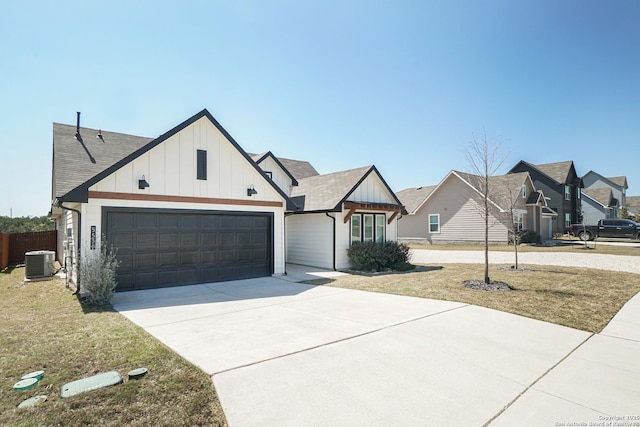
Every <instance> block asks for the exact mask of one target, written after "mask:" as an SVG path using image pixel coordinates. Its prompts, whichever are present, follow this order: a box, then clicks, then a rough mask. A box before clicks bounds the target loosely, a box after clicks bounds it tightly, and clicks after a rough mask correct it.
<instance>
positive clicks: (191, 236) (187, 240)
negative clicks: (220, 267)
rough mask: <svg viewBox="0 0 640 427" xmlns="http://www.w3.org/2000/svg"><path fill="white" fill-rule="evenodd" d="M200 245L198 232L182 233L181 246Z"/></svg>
mask: <svg viewBox="0 0 640 427" xmlns="http://www.w3.org/2000/svg"><path fill="white" fill-rule="evenodd" d="M193 246H198V233H182V234H181V235H180V247H182V248H188V247H193Z"/></svg>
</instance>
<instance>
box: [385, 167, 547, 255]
mask: <svg viewBox="0 0 640 427" xmlns="http://www.w3.org/2000/svg"><path fill="white" fill-rule="evenodd" d="M479 179H480V177H478V176H475V175H471V174H467V173H464V172H459V171H451V172H449V174H447V176H446V177H445V178H444V179H443V180H442V181H441V182H440V184H438V185H437V186H424V187H418V188H408V189H405V190H402V191H399V192H398V193H397V195H398V198H399V199H400V201H401V202H402V203H403V204H404V205H405V206H406V210H407V215H404V216H403V217H402V218H401V219H400V220H399V221H398V239H399V240H402V241H416V242H425V243H461V242H469V243H477V242H483V241H484V220H483V217H482V215H481V204H482V193H481V191H480V189H479V188H480V186H479ZM489 183H490V189H491V190H490V191H491V194H490V196H489V200H490V207H491V209H490V220H489V241H490V242H491V243H506V242H507V240H508V233H509V230H510V228H511V223H512V222H515V223H516V226H517V228H518V229H520V230H525V229H526V230H532V231H535V232H537V233H539V234H540V235H541V237H542V238H543V239H550V238H551V237H552V220H553V218H554V217H555V216H556V213H555V212H553V211H552V210H550V209H549V208H548V207H547V205H546V200H545V197H544V194H543V193H542V192H541V191H538V190H536V188H535V186H534V185H533V181H532V180H531V177H530V176H529V174H528V173H526V172H522V173H512V174H507V175H500V176H493V177H490V178H489ZM511 207H513V214H514V215H513V218H511V215H510V211H511Z"/></svg>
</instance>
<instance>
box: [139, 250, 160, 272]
mask: <svg viewBox="0 0 640 427" xmlns="http://www.w3.org/2000/svg"><path fill="white" fill-rule="evenodd" d="M157 259H158V254H157V253H155V252H151V253H137V254H135V258H134V268H135V269H136V270H140V269H144V268H156V267H157V266H158V260H157Z"/></svg>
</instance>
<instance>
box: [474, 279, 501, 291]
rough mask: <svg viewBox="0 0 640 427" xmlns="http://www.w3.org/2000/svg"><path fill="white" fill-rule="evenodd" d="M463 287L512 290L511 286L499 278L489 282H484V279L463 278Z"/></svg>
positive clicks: (485, 289) (483, 289)
mask: <svg viewBox="0 0 640 427" xmlns="http://www.w3.org/2000/svg"><path fill="white" fill-rule="evenodd" d="M463 283H464V287H465V288H469V289H475V290H477V291H512V290H513V288H512V287H511V286H510V285H509V284H508V283H505V282H501V281H499V280H491V281H490V283H485V282H484V280H465V281H464V282H463Z"/></svg>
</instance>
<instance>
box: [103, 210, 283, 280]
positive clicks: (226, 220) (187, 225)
mask: <svg viewBox="0 0 640 427" xmlns="http://www.w3.org/2000/svg"><path fill="white" fill-rule="evenodd" d="M102 231H103V234H104V237H105V238H106V241H107V243H108V244H109V245H113V247H114V248H115V249H116V250H117V257H118V259H119V260H120V262H121V265H120V267H119V268H118V270H117V272H116V275H117V280H118V287H117V288H116V290H117V291H128V290H139V289H150V288H158V287H169V286H181V285H193V284H200V283H212V282H221V281H228V280H239V279H249V278H255V277H266V276H270V275H272V274H273V272H274V238H273V236H274V214H273V213H271V212H245V211H209V210H189V209H155V208H120V207H108V206H107V207H103V208H102Z"/></svg>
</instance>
